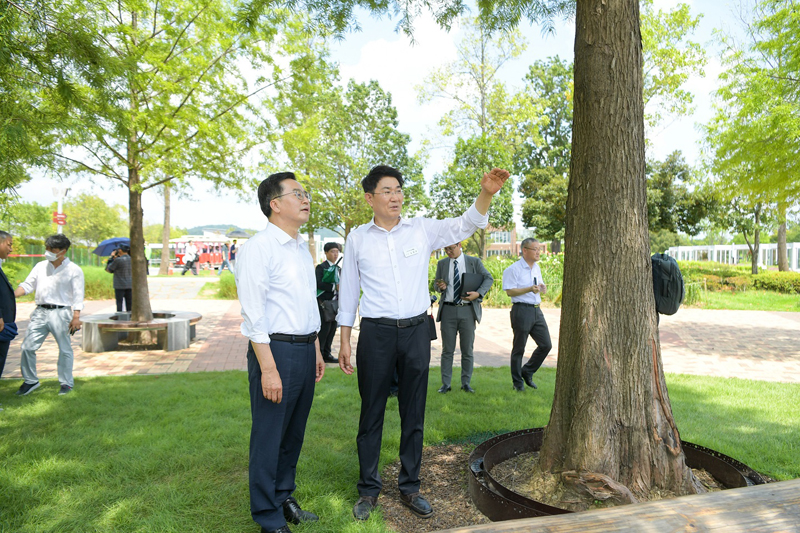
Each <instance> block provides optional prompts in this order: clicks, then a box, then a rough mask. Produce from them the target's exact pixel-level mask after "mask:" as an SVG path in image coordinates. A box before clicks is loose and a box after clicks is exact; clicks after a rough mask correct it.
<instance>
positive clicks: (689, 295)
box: [683, 281, 703, 305]
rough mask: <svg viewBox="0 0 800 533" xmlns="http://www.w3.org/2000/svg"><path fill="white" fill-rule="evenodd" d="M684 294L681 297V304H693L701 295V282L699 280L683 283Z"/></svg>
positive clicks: (700, 298) (699, 299)
mask: <svg viewBox="0 0 800 533" xmlns="http://www.w3.org/2000/svg"><path fill="white" fill-rule="evenodd" d="M684 288H685V290H686V296H685V297H684V298H683V305H695V304H696V303H698V302H700V301H701V300H702V297H703V284H702V283H700V282H697V281H696V282H693V283H685V284H684Z"/></svg>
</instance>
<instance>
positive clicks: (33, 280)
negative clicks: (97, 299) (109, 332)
mask: <svg viewBox="0 0 800 533" xmlns="http://www.w3.org/2000/svg"><path fill="white" fill-rule="evenodd" d="M44 246H45V249H46V250H47V251H46V252H45V254H44V257H45V261H41V262H39V263H37V264H36V265H35V266H34V267H33V269H32V270H31V273H30V274H28V277H27V278H26V279H25V281H24V282H22V283H21V284H20V286H19V287H17V290H15V291H14V295H15V296H16V297H20V296H23V295H25V294H30V293H31V292H34V291H36V309H34V310H33V313H31V319H30V323H29V324H28V330H27V331H26V332H25V340H24V341H22V357H21V360H20V369H21V371H22V377H23V378H24V379H25V382H24V383H23V384H22V385H21V386H20V388H19V390H18V391H17V394H18V395H20V396H24V395H26V394H30V393H31V392H33V391H34V390H36V389H38V388H39V378H38V377H37V375H36V350H38V349H39V348H40V347H41V346H42V343H43V342H44V340H45V339H46V338H47V334H48V333H52V334H53V338H55V340H56V343H57V344H58V381H59V383H60V384H61V388H60V390H59V392H58V394H67V393H69V392H70V391H72V388H73V387H74V385H75V384H74V382H73V379H72V362H73V354H72V346H71V345H70V335H72V334H74V333H75V332H76V331H78V330H79V329H81V321H80V314H81V310H82V309H83V288H84V280H83V271H82V270H81V269H80V267H79V266H78V265H76V264H75V263H73V262H72V261H70V260H69V259H68V258H67V257H66V253H67V250H69V246H70V242H69V239H68V238H66V237H65V236H64V235H52V236H50V237H48V238H47V240H46V241H45V242H44Z"/></svg>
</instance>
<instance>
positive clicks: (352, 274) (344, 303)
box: [336, 233, 361, 327]
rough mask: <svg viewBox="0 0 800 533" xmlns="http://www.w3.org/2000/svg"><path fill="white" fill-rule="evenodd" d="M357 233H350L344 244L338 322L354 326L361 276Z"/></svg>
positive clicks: (341, 324) (346, 325)
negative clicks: (359, 272)
mask: <svg viewBox="0 0 800 533" xmlns="http://www.w3.org/2000/svg"><path fill="white" fill-rule="evenodd" d="M357 239H358V237H357V235H355V234H354V233H350V235H348V236H347V241H345V245H344V259H343V260H342V272H341V274H340V275H339V313H338V314H337V316H336V322H338V323H339V325H340V326H345V327H353V324H354V323H355V321H356V311H357V310H358V296H359V293H360V290H361V289H360V287H361V285H360V278H359V275H358V257H356V256H357V254H356V247H357V246H358V244H357V242H356V241H357Z"/></svg>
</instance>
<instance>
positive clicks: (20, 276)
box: [2, 259, 32, 289]
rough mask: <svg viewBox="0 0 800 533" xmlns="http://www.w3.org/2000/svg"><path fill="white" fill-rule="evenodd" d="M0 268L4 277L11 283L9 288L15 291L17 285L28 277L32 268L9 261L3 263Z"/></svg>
mask: <svg viewBox="0 0 800 533" xmlns="http://www.w3.org/2000/svg"><path fill="white" fill-rule="evenodd" d="M2 268H3V272H5V274H6V277H7V278H8V281H9V282H10V283H11V286H12V287H14V288H15V289H16V288H17V287H18V286H19V284H20V283H22V282H23V281H25V278H27V277H28V274H30V272H31V268H32V266H31V265H28V264H25V263H21V262H18V261H14V260H13V259H10V260H8V261H4V262H3V266H2Z"/></svg>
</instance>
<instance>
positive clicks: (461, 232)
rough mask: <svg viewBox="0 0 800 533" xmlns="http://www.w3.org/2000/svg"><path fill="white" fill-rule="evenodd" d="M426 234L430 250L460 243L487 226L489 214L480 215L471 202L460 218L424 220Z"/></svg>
mask: <svg viewBox="0 0 800 533" xmlns="http://www.w3.org/2000/svg"><path fill="white" fill-rule="evenodd" d="M425 225H426V228H425V230H426V233H427V234H428V238H429V239H430V240H431V242H430V247H431V249H432V250H438V249H439V248H444V247H445V246H450V245H451V244H455V243H457V242H461V241H463V240H464V239H466V238H467V237H469V236H471V235H472V234H473V233H475V232H476V231H477V230H479V229H483V228H485V227H486V226H488V225H489V212H488V211H487V212H486V214H485V215H481V214H480V212H478V209H477V208H476V207H475V203H474V202H473V203H472V205H471V206H470V207H469V209H467V210H466V212H465V213H464V214H463V215H461V216H460V217H454V218H445V219H442V220H436V219H430V218H428V219H425Z"/></svg>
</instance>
